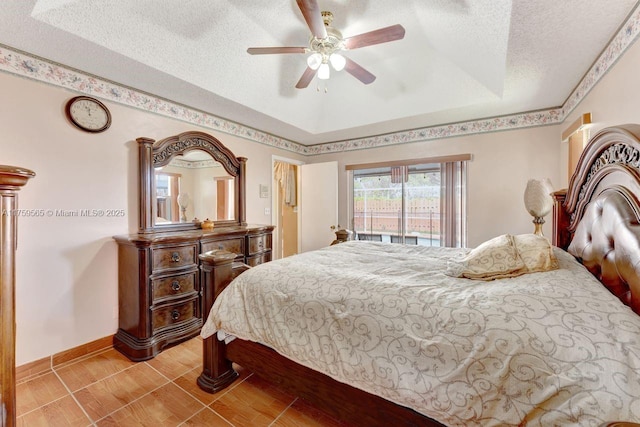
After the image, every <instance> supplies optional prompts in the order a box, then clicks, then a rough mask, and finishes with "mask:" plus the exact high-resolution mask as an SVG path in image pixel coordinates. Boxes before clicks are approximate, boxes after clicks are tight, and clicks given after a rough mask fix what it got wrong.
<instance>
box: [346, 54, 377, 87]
mask: <svg viewBox="0 0 640 427" xmlns="http://www.w3.org/2000/svg"><path fill="white" fill-rule="evenodd" d="M345 59H346V60H347V62H346V64H345V66H344V70H345V71H346V72H347V73H349V74H351V75H352V76H353V77H355V78H356V79H358V80H360V81H361V82H362V83H364V84H366V85H368V84H369V83H373V81H374V80H375V79H376V76H374V75H373V74H371V73H370V72H368V71H367V70H365V69H364V68H362V67H361V66H360V65H358V64H356V63H355V62H353V61H352V60H351V59H349V58H345Z"/></svg>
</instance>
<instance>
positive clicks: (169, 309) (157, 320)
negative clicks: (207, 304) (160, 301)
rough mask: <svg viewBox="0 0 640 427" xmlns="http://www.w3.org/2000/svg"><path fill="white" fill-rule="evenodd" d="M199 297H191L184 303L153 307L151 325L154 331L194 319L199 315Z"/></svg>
mask: <svg viewBox="0 0 640 427" xmlns="http://www.w3.org/2000/svg"><path fill="white" fill-rule="evenodd" d="M198 301H199V300H198V299H197V298H195V299H191V300H188V301H186V302H183V303H179V304H172V305H166V306H161V307H155V308H152V309H151V311H152V314H151V325H152V330H153V333H156V331H158V330H160V329H163V328H166V327H169V326H172V325H176V324H178V323H182V322H186V321H189V320H192V319H194V318H196V317H197V316H198V312H199V310H198Z"/></svg>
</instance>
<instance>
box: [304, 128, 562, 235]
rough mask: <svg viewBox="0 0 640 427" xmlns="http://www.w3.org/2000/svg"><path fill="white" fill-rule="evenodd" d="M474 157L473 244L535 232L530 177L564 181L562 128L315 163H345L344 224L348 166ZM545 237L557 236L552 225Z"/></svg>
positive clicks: (329, 156) (414, 145)
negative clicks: (528, 202)
mask: <svg viewBox="0 0 640 427" xmlns="http://www.w3.org/2000/svg"><path fill="white" fill-rule="evenodd" d="M460 153H471V154H472V156H473V159H472V161H471V162H469V167H468V187H467V188H468V205H467V209H468V223H467V229H468V246H470V247H474V246H477V245H478V244H479V243H482V242H483V241H485V240H487V239H489V238H491V237H495V236H497V235H499V234H504V233H511V234H521V233H529V232H532V231H533V224H532V223H531V219H532V218H531V216H530V215H529V214H528V213H527V211H526V210H525V208H524V202H523V194H524V189H525V187H526V184H527V180H529V179H530V178H543V177H548V178H550V179H551V182H553V183H554V185H555V183H556V182H559V181H560V177H559V173H560V164H559V163H560V159H559V141H558V126H548V127H537V128H531V129H521V130H514V131H506V132H496V133H490V134H479V135H471V136H465V137H458V138H449V139H441V140H434V141H425V142H418V143H412V144H404V145H399V146H394V147H385V148H378V149H369V150H361V151H350V152H345V153H339V154H327V155H322V156H317V157H314V158H313V161H314V162H315V161H332V160H335V161H337V162H338V164H339V171H340V172H339V173H340V176H339V188H340V194H339V223H340V224H349V223H350V222H349V221H348V218H347V210H348V205H349V200H348V188H349V185H350V184H349V182H348V175H347V172H346V171H345V168H344V166H345V165H348V164H358V163H371V162H382V161H390V160H400V159H419V158H425V157H435V156H444V155H449V154H460ZM548 219H549V223H548V224H545V228H544V231H545V234H546V235H548V236H550V235H551V223H550V220H551V218H548Z"/></svg>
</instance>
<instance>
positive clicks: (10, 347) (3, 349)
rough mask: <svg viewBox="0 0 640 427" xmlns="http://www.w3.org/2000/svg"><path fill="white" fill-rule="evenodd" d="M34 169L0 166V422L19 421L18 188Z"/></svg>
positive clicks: (5, 424)
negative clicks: (17, 419) (17, 353)
mask: <svg viewBox="0 0 640 427" xmlns="http://www.w3.org/2000/svg"><path fill="white" fill-rule="evenodd" d="M34 176H35V173H33V172H32V171H30V170H28V169H23V168H18V167H15V166H0V209H1V210H2V211H1V212H2V222H0V245H1V246H0V365H1V366H0V386H1V387H0V426H2V427H13V426H15V425H16V315H15V307H16V296H15V295H16V294H15V276H16V270H15V251H16V248H17V237H18V236H17V233H16V231H17V224H18V217H19V216H20V211H19V210H18V195H17V192H18V190H20V188H22V187H23V186H24V185H25V184H26V183H27V181H28V180H29V178H33V177H34Z"/></svg>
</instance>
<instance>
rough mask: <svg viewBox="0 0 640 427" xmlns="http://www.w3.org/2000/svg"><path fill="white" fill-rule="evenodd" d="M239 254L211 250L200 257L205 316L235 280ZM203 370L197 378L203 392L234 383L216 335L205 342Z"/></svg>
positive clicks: (223, 348) (224, 352) (222, 345)
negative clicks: (236, 261) (235, 263)
mask: <svg viewBox="0 0 640 427" xmlns="http://www.w3.org/2000/svg"><path fill="white" fill-rule="evenodd" d="M235 257H236V255H235V254H233V253H231V252H227V251H222V250H218V251H210V252H206V253H204V254H201V255H200V261H201V267H200V268H201V269H202V276H201V280H200V283H201V286H202V317H203V318H204V319H205V320H206V319H207V316H209V311H211V307H212V306H213V303H214V301H215V299H216V297H217V296H218V295H219V294H220V292H222V290H223V289H224V288H225V287H226V286H227V285H228V284H229V283H230V282H231V280H233V276H234V271H233V270H234V269H233V260H234V259H235ZM202 351H203V367H202V374H200V376H199V377H198V381H197V382H198V386H200V388H201V389H203V390H205V391H207V392H209V393H215V392H217V391H219V390H222V389H223V388H225V387H227V386H228V385H229V384H231V383H232V382H233V381H234V380H235V379H236V378H237V376H238V373H237V372H236V371H234V370H233V367H232V366H231V362H230V361H228V360H227V358H226V351H225V345H224V342H222V341H219V340H218V338H217V337H216V336H215V335H213V336H210V337H209V338H207V339H205V340H204V341H203V343H202Z"/></svg>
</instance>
